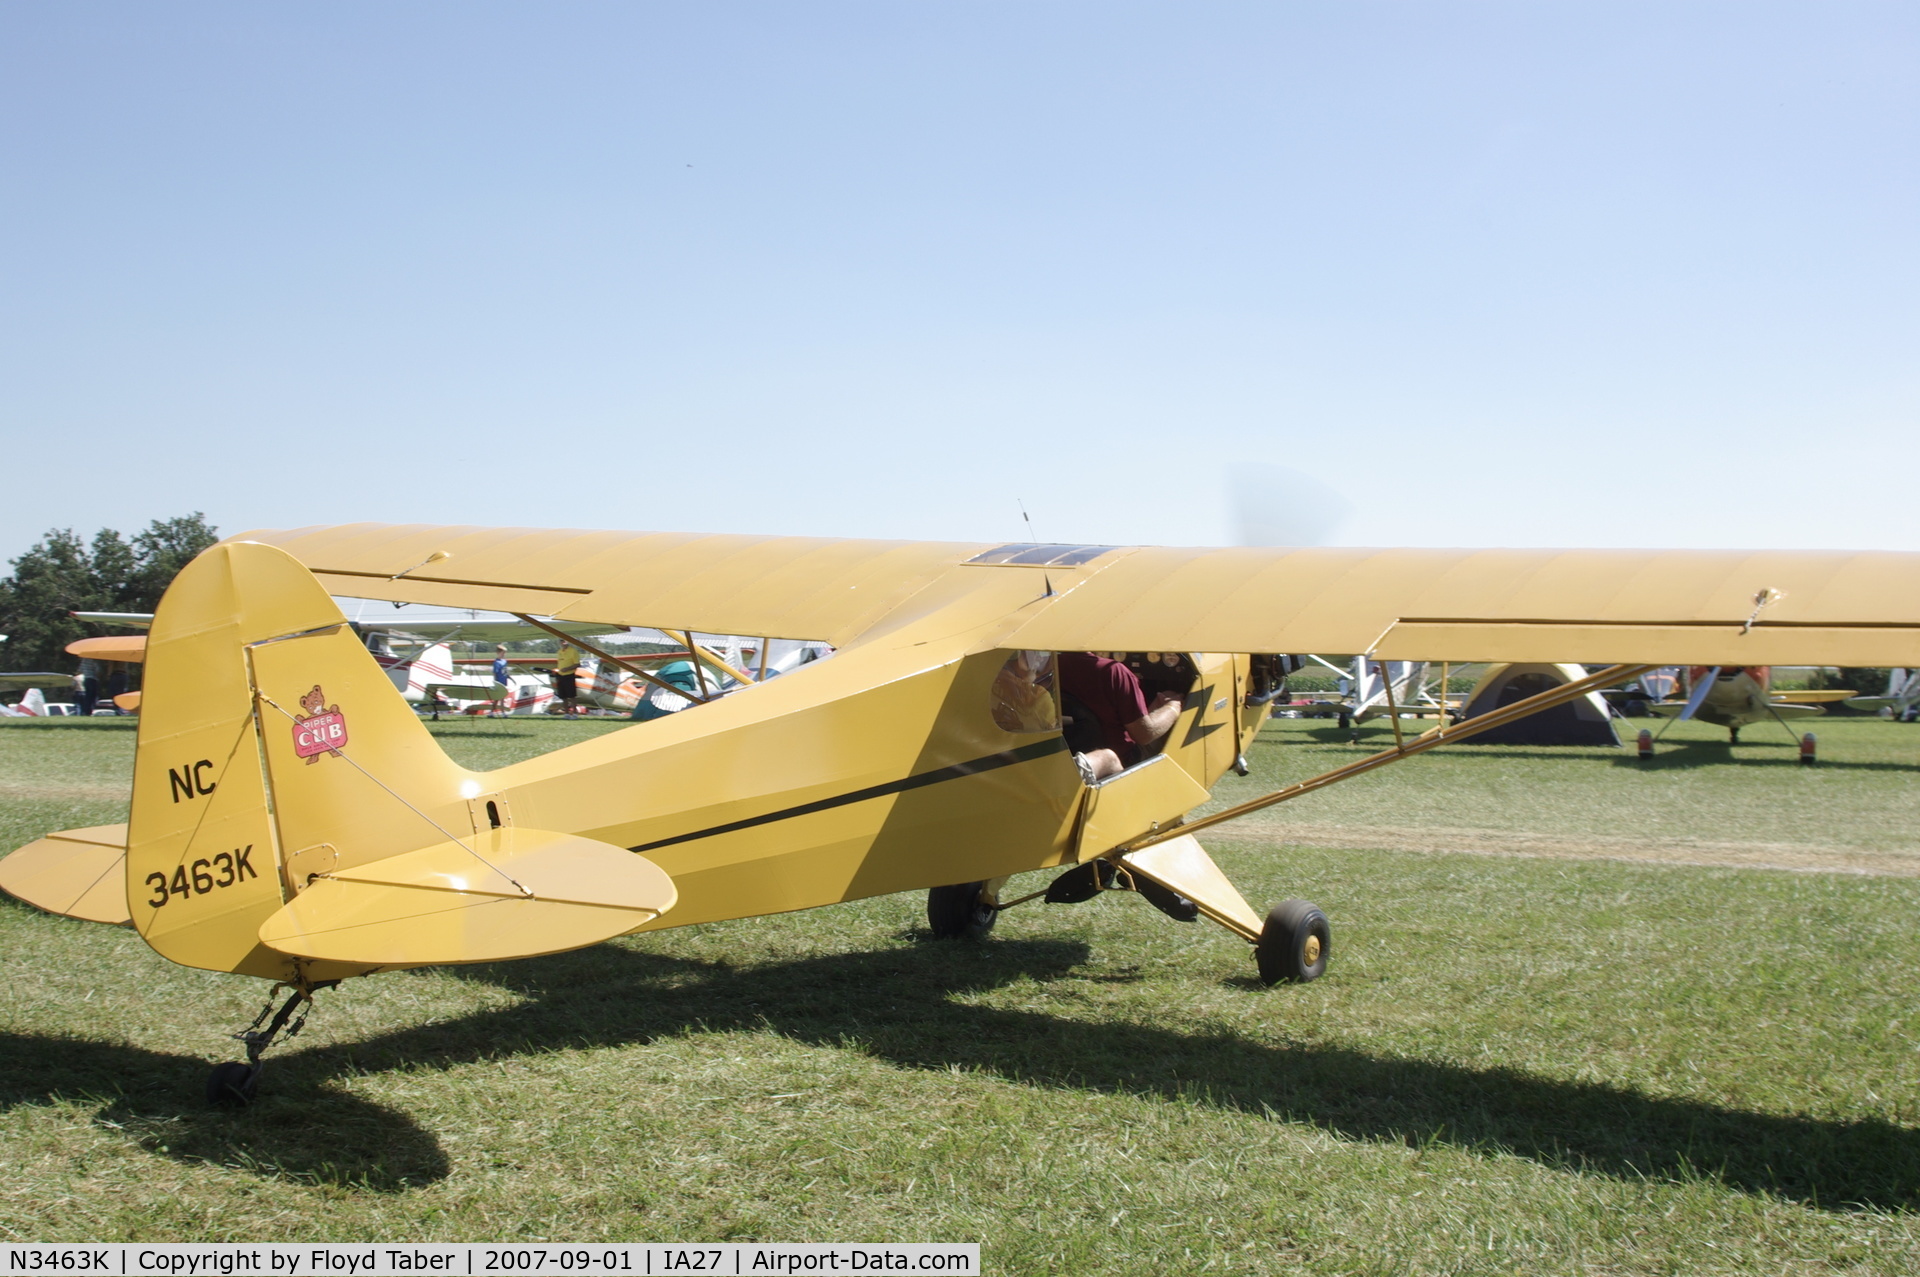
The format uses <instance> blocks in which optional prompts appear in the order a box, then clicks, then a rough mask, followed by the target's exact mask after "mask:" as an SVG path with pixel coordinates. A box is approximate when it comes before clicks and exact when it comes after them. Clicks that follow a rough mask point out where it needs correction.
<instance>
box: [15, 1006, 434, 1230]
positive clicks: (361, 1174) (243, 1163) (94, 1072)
mask: <svg viewBox="0 0 1920 1277" xmlns="http://www.w3.org/2000/svg"><path fill="white" fill-rule="evenodd" d="M298 1059H299V1057H297V1056H290V1057H288V1058H287V1059H286V1060H285V1061H275V1060H273V1059H272V1057H269V1062H268V1066H267V1071H266V1073H265V1075H264V1076H263V1077H262V1078H261V1090H260V1099H259V1101H258V1102H256V1103H255V1104H253V1105H252V1106H251V1107H249V1108H247V1109H244V1110H241V1111H239V1112H227V1111H225V1110H221V1109H214V1108H210V1107H208V1105H207V1101H206V1085H207V1071H208V1066H207V1062H206V1061H205V1060H199V1059H193V1058H191V1057H188V1056H183V1055H164V1054H161V1053H159V1052H155V1051H144V1050H141V1049H140V1048H138V1047H131V1046H126V1045H123V1044H119V1043H113V1042H89V1041H84V1040H81V1039H77V1038H54V1037H38V1036H34V1035H31V1034H15V1033H0V1110H4V1109H10V1108H13V1107H15V1106H18V1105H23V1104H47V1103H51V1102H56V1101H60V1100H71V1101H77V1102H81V1103H97V1104H100V1105H101V1107H100V1109H99V1111H98V1112H97V1113H96V1114H95V1116H94V1121H95V1122H98V1123H100V1124H101V1125H104V1126H109V1127H112V1128H114V1129H116V1130H120V1131H124V1132H125V1133H126V1134H128V1135H129V1136H131V1137H132V1138H133V1140H134V1141H135V1142H136V1143H138V1144H139V1145H140V1146H141V1147H142V1148H145V1149H146V1150H147V1151H148V1152H150V1153H156V1154H159V1155H160V1156H163V1157H170V1158H173V1159H174V1160H175V1161H183V1162H205V1163H208V1164H211V1165H214V1166H226V1167H233V1168H236V1169H241V1170H248V1171H252V1172H255V1173H257V1174H264V1175H273V1176H279V1177H284V1178H287V1179H292V1180H297V1181H300V1182H303V1183H310V1184H332V1185H338V1186H342V1187H355V1188H363V1189H372V1190H374V1191H376V1192H401V1191H404V1190H406V1189H408V1188H414V1187H418V1186H420V1185H423V1184H429V1183H432V1182H433V1181H435V1180H438V1179H443V1178H445V1176H446V1174H447V1168H448V1164H447V1156H446V1154H445V1152H443V1151H442V1150H441V1148H440V1145H439V1143H438V1142H437V1141H436V1140H435V1139H434V1137H433V1136H432V1135H430V1134H428V1133H427V1132H426V1131H424V1130H422V1129H420V1127H419V1126H418V1125H416V1124H415V1123H414V1122H413V1121H412V1120H411V1119H409V1118H408V1117H407V1116H406V1115H405V1114H404V1113H398V1112H395V1111H394V1110H392V1109H387V1108H382V1107H381V1106H379V1105H377V1104H369V1103H368V1102H367V1101H365V1100H362V1099H360V1098H358V1097H356V1096H353V1095H350V1094H348V1093H347V1092H345V1091H341V1090H338V1089H336V1088H333V1087H330V1086H327V1085H326V1080H325V1079H324V1078H322V1077H320V1076H318V1075H317V1074H315V1073H314V1072H313V1070H312V1069H311V1068H308V1069H305V1070H302V1069H300V1068H299V1067H297V1065H296V1061H297V1060H298Z"/></svg>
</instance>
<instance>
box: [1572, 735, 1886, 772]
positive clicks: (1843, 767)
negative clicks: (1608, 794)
mask: <svg viewBox="0 0 1920 1277" xmlns="http://www.w3.org/2000/svg"><path fill="white" fill-rule="evenodd" d="M1756 745H1758V746H1763V747H1769V746H1770V747H1771V748H1772V749H1774V750H1775V751H1776V752H1775V753H1773V754H1772V755H1770V756H1767V757H1760V758H1756V757H1753V756H1752V755H1750V754H1746V753H1744V752H1743V753H1735V752H1734V751H1735V750H1741V751H1745V750H1747V749H1750V748H1752V747H1753V746H1756ZM1799 749H1800V746H1799V743H1798V742H1797V741H1744V740H1743V741H1741V742H1740V743H1739V744H1738V745H1729V744H1728V743H1727V742H1726V741H1723V740H1720V741H1679V742H1676V743H1672V744H1666V745H1661V746H1660V747H1659V748H1658V751H1657V752H1656V753H1655V754H1654V756H1653V758H1652V759H1651V760H1649V761H1647V762H1642V761H1640V759H1639V758H1638V757H1636V756H1635V755H1634V754H1633V753H1631V752H1629V753H1627V754H1626V755H1625V756H1623V757H1620V758H1614V759H1611V760H1609V761H1610V762H1612V764H1613V765H1614V766H1615V767H1629V768H1638V769H1643V770H1646V771H1650V772H1655V771H1659V770H1661V769H1662V768H1666V769H1668V770H1673V769H1676V768H1677V769H1683V770H1684V769H1688V768H1694V767H1788V768H1798V767H1805V766H1806V764H1805V763H1802V762H1801V761H1800V753H1799ZM1813 766H1814V769H1816V770H1819V771H1841V772H1906V773H1912V772H1916V771H1920V764H1914V763H1893V762H1857V761H1852V760H1848V759H1835V758H1823V759H1821V760H1820V761H1819V762H1817V763H1815V764H1814V765H1813Z"/></svg>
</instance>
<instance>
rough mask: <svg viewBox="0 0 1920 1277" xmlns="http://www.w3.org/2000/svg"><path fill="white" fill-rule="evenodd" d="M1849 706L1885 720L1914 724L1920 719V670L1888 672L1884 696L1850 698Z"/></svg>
mask: <svg viewBox="0 0 1920 1277" xmlns="http://www.w3.org/2000/svg"><path fill="white" fill-rule="evenodd" d="M1847 706H1848V708H1850V709H1863V710H1866V711H1868V712H1869V713H1874V714H1879V715H1881V716H1882V717H1884V718H1896V719H1899V720H1900V721H1901V722H1903V723H1911V722H1913V721H1914V720H1915V719H1916V718H1920V669H1898V668H1895V669H1891V670H1888V671H1887V690H1886V692H1885V694H1884V695H1880V696H1853V697H1849V698H1848V699H1847Z"/></svg>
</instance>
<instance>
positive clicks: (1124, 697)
mask: <svg viewBox="0 0 1920 1277" xmlns="http://www.w3.org/2000/svg"><path fill="white" fill-rule="evenodd" d="M1059 670H1060V690H1061V691H1062V692H1064V693H1065V694H1066V695H1068V696H1071V697H1073V698H1074V699H1075V700H1076V701H1079V702H1080V703H1081V704H1082V705H1084V706H1086V707H1087V709H1088V710H1089V711H1090V712H1091V713H1092V714H1093V716H1094V717H1095V718H1097V719H1099V720H1100V734H1101V736H1102V737H1103V738H1104V739H1105V742H1106V746H1107V748H1108V749H1110V750H1112V751H1113V752H1114V753H1116V754H1118V755H1120V761H1121V762H1122V763H1125V764H1126V765H1127V766H1129V767H1131V766H1133V765H1134V764H1135V763H1137V762H1139V761H1140V747H1139V744H1138V742H1136V741H1134V740H1133V739H1132V738H1131V737H1129V736H1128V735H1127V724H1128V723H1132V722H1137V721H1138V720H1140V719H1143V718H1145V717H1146V716H1147V697H1146V693H1144V692H1142V691H1141V690H1140V680H1139V679H1138V678H1136V677H1134V673H1133V671H1132V670H1130V669H1128V668H1127V667H1126V666H1124V665H1122V664H1121V663H1120V662H1119V661H1110V660H1108V659H1107V658H1106V657H1104V656H1095V655H1094V654H1093V653H1091V652H1062V653H1060V656H1059Z"/></svg>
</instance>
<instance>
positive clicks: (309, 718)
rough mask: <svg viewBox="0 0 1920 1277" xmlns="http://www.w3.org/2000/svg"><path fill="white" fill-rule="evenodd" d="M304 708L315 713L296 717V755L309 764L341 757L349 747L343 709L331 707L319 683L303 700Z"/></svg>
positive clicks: (294, 746) (301, 706)
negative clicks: (331, 756) (325, 757)
mask: <svg viewBox="0 0 1920 1277" xmlns="http://www.w3.org/2000/svg"><path fill="white" fill-rule="evenodd" d="M300 708H301V709H304V710H308V711H313V712H310V713H306V714H296V715H294V719H293V752H294V753H295V754H296V755H297V756H299V757H301V758H304V759H306V760H307V761H308V762H309V763H311V762H312V761H314V760H315V759H316V758H318V757H320V755H322V754H337V753H339V752H340V747H341V746H342V745H344V744H346V743H347V716H346V715H345V714H342V713H341V712H340V707H339V706H338V705H328V704H327V702H326V698H325V696H324V695H323V694H322V693H321V691H320V685H319V684H318V683H316V684H314V687H313V690H312V691H311V692H308V693H307V694H306V695H305V696H302V697H301V698H300Z"/></svg>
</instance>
